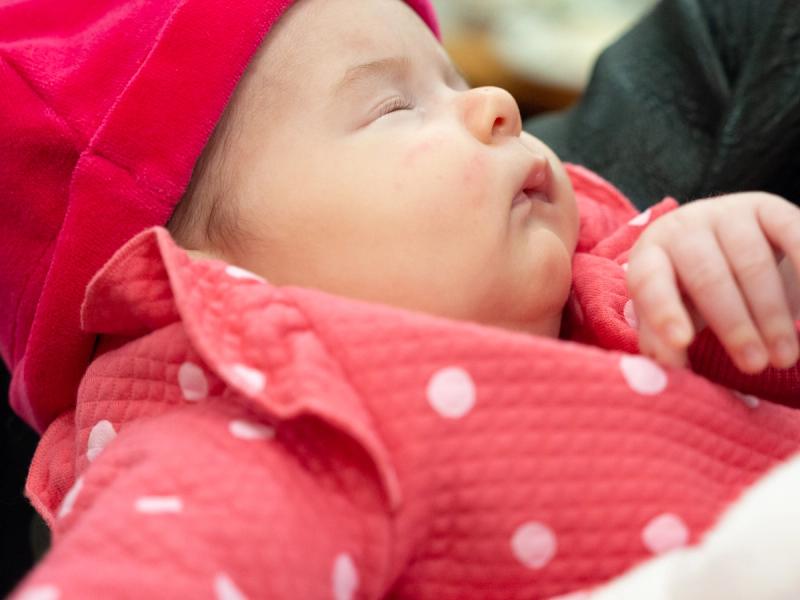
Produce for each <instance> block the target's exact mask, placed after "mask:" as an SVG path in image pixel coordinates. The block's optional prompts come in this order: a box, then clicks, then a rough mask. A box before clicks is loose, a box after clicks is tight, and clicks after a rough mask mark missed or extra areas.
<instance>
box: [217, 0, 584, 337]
mask: <svg viewBox="0 0 800 600" xmlns="http://www.w3.org/2000/svg"><path fill="white" fill-rule="evenodd" d="M236 95H237V97H240V98H239V100H240V101H241V105H242V106H243V107H245V109H244V110H243V111H242V112H241V114H243V115H246V119H247V120H246V121H245V122H244V123H243V125H242V129H241V132H240V135H239V136H238V137H237V138H236V139H235V140H234V141H233V144H232V145H231V147H230V149H229V152H230V154H229V155H228V156H227V157H226V160H227V161H228V162H229V163H230V164H233V165H234V167H233V168H234V170H235V173H236V181H237V189H238V191H239V193H238V194H236V197H235V198H234V197H233V196H232V197H231V201H236V202H238V203H239V206H238V212H239V214H238V217H237V220H238V221H239V222H240V225H241V227H242V228H243V229H244V230H245V231H246V232H247V236H245V239H246V243H244V244H243V245H241V246H240V247H239V248H238V249H237V250H235V251H233V250H231V251H226V254H225V255H223V256H221V258H224V259H225V260H228V261H230V262H233V263H235V264H238V265H240V266H242V267H244V268H247V269H249V270H251V271H253V272H256V273H258V274H260V275H262V276H264V277H265V278H267V279H268V280H269V281H271V282H272V283H274V284H277V285H299V286H306V287H315V288H319V289H322V290H325V291H328V292H332V293H336V294H341V295H345V296H350V297H355V298H360V299H365V300H370V301H377V302H382V303H386V304H391V305H395V306H399V307H404V308H409V309H414V310H420V311H424V312H428V313H433V314H436V315H440V316H445V317H450V318H455V319H467V320H474V321H479V322H482V323H486V324H491V325H497V326H501V327H507V328H513V329H519V330H525V331H529V332H533V333H538V334H541V335H557V334H558V328H559V323H560V318H561V311H562V308H563V306H564V302H565V300H566V297H567V295H568V292H569V288H570V283H571V258H572V253H573V251H574V248H575V244H576V238H577V209H576V206H575V200H574V196H573V192H572V188H571V186H570V183H569V180H568V178H567V176H566V174H565V172H564V169H563V166H562V164H561V162H560V161H559V160H558V158H557V157H556V156H555V155H554V154H553V153H552V152H551V151H550V150H549V149H548V148H547V147H546V146H545V145H544V144H542V143H541V142H540V141H538V140H537V139H535V138H533V137H532V136H529V135H527V134H521V133H520V126H521V124H520V114H519V110H518V108H517V105H516V103H515V101H514V100H513V98H512V97H511V96H510V95H509V94H508V93H506V92H504V91H502V90H499V89H496V88H482V89H473V90H470V89H469V88H468V86H467V84H466V83H465V82H464V81H463V80H462V78H461V77H460V76H459V75H458V74H457V72H456V71H455V69H454V68H453V66H452V64H451V62H450V60H449V58H448V57H447V55H446V53H445V52H444V50H443V49H442V47H441V45H440V44H439V43H438V42H437V40H436V39H435V38H434V36H433V35H432V34H431V32H430V30H429V29H428V28H427V27H426V26H425V25H424V23H423V22H422V21H421V20H420V19H419V17H418V16H417V15H416V13H414V12H413V10H412V9H410V8H409V7H408V6H407V5H406V4H405V3H404V2H401V1H400V0H300V1H299V2H298V3H297V4H296V5H295V6H293V7H292V8H291V9H290V10H289V12H288V13H287V14H286V15H285V17H284V18H283V19H282V20H281V21H280V23H279V24H278V25H277V26H276V27H275V28H274V29H273V30H272V32H271V33H270V34H269V36H268V37H267V41H266V42H265V44H264V46H263V47H262V48H261V49H260V50H259V52H258V54H257V56H256V57H255V58H254V60H253V62H252V63H251V65H250V67H249V68H248V72H247V73H246V75H245V77H244V78H243V80H242V82H241V83H240V85H239V87H238V88H237V91H236ZM525 189H528V190H533V191H534V192H536V193H534V192H531V191H529V192H528V194H529V195H533V196H534V198H533V200H530V199H527V198H526V197H525V195H524V194H523V195H521V192H523V190H525ZM215 254H216V255H217V256H220V254H221V253H220V252H219V251H218V252H216V253H215Z"/></svg>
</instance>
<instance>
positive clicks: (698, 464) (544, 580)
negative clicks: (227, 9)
mask: <svg viewBox="0 0 800 600" xmlns="http://www.w3.org/2000/svg"><path fill="white" fill-rule="evenodd" d="M184 4H185V5H186V7H192V6H193V7H194V8H192V9H190V8H185V9H184V12H181V11H178V10H177V9H176V13H175V14H173V15H172V16H171V17H170V20H169V21H165V22H164V24H163V30H161V31H160V32H158V31H156V30H155V29H153V33H152V35H153V36H156V38H157V40H158V41H157V43H156V42H152V40H151V41H150V43H152V44H154V45H153V46H152V48H151V50H150V51H149V52H150V54H149V55H148V57H147V59H146V60H144V62H143V63H142V65H144V66H142V67H141V68H142V69H143V70H144V72H146V73H150V75H149V76H148V77H149V78H150V80H151V81H157V82H159V83H158V85H159V86H168V83H166V82H167V81H169V80H170V78H171V77H173V75H174V74H175V73H176V72H177V71H176V70H175V69H172V68H171V67H170V65H171V64H172V63H170V62H169V61H163V64H162V66H161V67H158V64H159V63H158V60H161V59H163V58H164V53H168V52H173V53H174V54H175V56H181V57H183V58H184V59H185V60H187V61H188V62H189V63H191V61H194V60H197V59H194V58H191V51H187V52H189V54H186V52H184V50H182V48H188V47H190V46H191V44H201V45H204V47H205V45H209V44H210V46H211V47H213V48H214V49H215V50H214V52H213V54H219V53H220V52H222V51H223V50H224V49H225V44H228V43H230V44H234V43H235V42H234V41H231V39H232V38H236V37H237V36H236V34H231V35H226V36H220V38H219V39H213V40H212V41H213V43H211V42H210V41H209V37H208V36H212V33H203V32H204V31H206V29H204V27H207V28H208V29H207V31H208V32H213V31H216V29H214V27H215V25H214V23H215V21H216V20H217V19H222V20H224V19H233V17H231V16H230V15H228V14H227V13H226V14H225V15H224V16H223V15H221V14H217V13H219V12H220V11H223V8H221V7H218V6H217V4H216V3H213V2H212V3H204V2H202V0H191V1H190V2H186V3H184ZM206 4H208V6H205V5H206ZM243 4H246V5H247V6H250V5H253V6H256V5H260V8H259V9H258V10H257V11H256V9H255V8H252V9H247V10H254V11H256V12H257V13H258V14H261V15H263V14H268V15H269V17H268V18H266V17H263V16H261V17H259V18H261V19H262V21H259V23H261V24H260V25H253V26H252V27H253V28H254V30H257V31H258V32H259V35H260V36H261V37H263V36H264V35H265V34H264V32H265V31H268V33H267V34H266V37H263V43H261V44H260V45H259V46H258V48H257V50H256V51H255V53H254V54H252V56H251V57H250V58H249V59H248V60H247V69H246V70H245V71H244V74H243V76H242V77H241V79H239V80H238V84H236V87H235V91H234V92H233V95H232V96H231V97H230V100H229V101H228V102H227V105H226V107H225V110H224V112H223V113H222V115H221V117H220V118H219V121H218V123H217V124H216V128H215V129H214V131H213V134H212V135H211V136H210V138H209V139H208V143H207V144H205V147H204V150H203V152H202V155H200V156H199V159H198V160H197V163H196V166H195V168H194V171H193V174H192V177H191V181H190V182H189V183H188V187H187V188H183V187H182V188H181V194H180V195H181V196H182V197H181V198H180V202H179V203H178V204H177V206H176V207H175V208H174V212H171V215H170V214H167V215H166V216H168V217H169V219H168V222H167V219H166V218H163V217H165V215H164V211H163V210H161V212H159V210H160V209H156V208H152V207H153V206H155V204H148V203H146V202H140V203H138V204H137V207H138V208H137V210H141V211H143V212H147V211H150V213H151V214H152V219H153V220H154V222H153V223H151V224H153V225H158V221H157V219H158V218H159V217H158V215H161V217H162V220H161V223H160V224H161V225H166V227H163V226H156V227H140V228H139V229H138V230H137V231H134V232H132V233H131V235H128V236H127V237H126V238H125V239H120V240H119V243H117V244H116V245H113V247H110V248H109V250H110V251H109V252H108V255H106V256H103V257H102V258H103V263H104V264H102V268H101V269H100V270H99V271H97V272H96V274H94V271H95V270H92V273H93V274H94V276H93V278H92V279H91V282H89V284H88V286H87V287H86V289H85V294H84V293H83V290H81V301H82V305H81V306H80V315H79V316H80V327H81V329H82V331H83V333H84V334H85V335H87V336H91V339H92V341H93V345H92V347H91V356H90V358H89V360H88V361H87V366H86V368H85V372H82V373H81V377H80V386H79V387H78V388H77V391H76V400H75V401H74V402H73V404H71V405H69V406H66V407H65V408H64V409H63V410H60V411H54V412H57V414H53V415H52V417H51V418H47V419H44V418H39V420H36V422H37V423H40V424H42V429H43V430H44V433H43V437H42V441H41V443H40V445H39V448H38V450H37V454H36V456H35V458H34V462H33V465H32V467H31V471H30V475H29V479H28V485H27V493H28V495H29V497H30V498H31V501H32V502H33V503H34V505H35V506H36V508H37V510H38V511H39V512H40V513H41V514H42V515H43V517H44V518H45V520H46V521H47V523H48V525H49V526H50V527H51V529H52V531H53V547H52V549H51V550H50V552H49V553H48V554H47V556H46V557H45V558H44V559H43V561H42V562H41V564H40V565H39V566H38V567H37V568H36V569H35V570H34V572H33V573H32V574H31V575H30V576H29V577H28V579H27V580H26V581H25V582H24V583H23V584H22V586H21V587H20V588H19V590H18V596H17V597H18V598H48V599H55V598H59V599H65V600H66V599H70V598H95V597H97V598H140V597H157V598H218V599H222V598H224V599H228V600H231V599H242V598H252V599H256V598H291V599H298V598H334V599H336V600H344V599H348V600H349V599H355V598H382V597H391V598H413V599H425V598H435V599H437V600H443V599H448V598H452V599H459V600H463V599H466V598H480V599H494V598H497V599H501V598H502V599H507V598H550V597H556V596H559V595H564V594H575V595H574V596H573V597H575V598H577V597H579V596H578V595H577V594H579V593H580V594H584V596H581V597H589V594H591V590H592V589H594V588H597V587H598V586H600V585H601V584H603V583H604V582H607V581H609V580H612V579H613V578H615V577H617V576H619V575H621V574H623V573H625V572H626V571H628V570H629V569H630V568H631V567H634V566H635V565H637V564H643V563H645V561H647V560H648V559H653V558H657V557H659V556H660V555H668V553H671V552H675V551H679V549H681V548H686V547H692V546H694V545H696V544H698V543H701V542H702V540H703V539H704V534H706V533H707V532H708V531H710V530H711V529H712V528H713V526H714V524H715V523H716V522H717V520H718V519H719V518H720V516H721V515H722V514H723V513H724V511H725V510H726V509H727V508H728V507H729V506H730V505H732V504H735V502H736V501H737V498H738V497H739V496H740V495H741V494H742V492H743V491H744V490H745V489H746V488H748V487H750V486H752V485H753V484H754V483H755V482H756V481H757V480H759V479H760V478H761V477H762V476H763V475H765V474H766V473H767V472H768V471H770V470H771V469H772V468H773V467H775V466H776V465H778V464H779V463H782V462H784V461H786V459H788V458H789V457H791V456H792V455H793V454H794V453H795V452H797V450H798V449H800V413H799V412H798V411H797V410H796V408H793V406H795V407H796V406H797V405H798V402H797V398H798V396H799V395H800V365H798V356H799V353H800V350H799V349H798V328H797V323H796V321H795V319H796V318H798V316H800V315H799V314H798V313H799V312H800V285H799V284H798V276H797V274H798V272H800V236H799V235H798V232H800V209H798V208H797V207H795V206H794V205H792V204H791V203H789V202H787V201H786V200H784V199H782V198H779V197H776V196H773V195H769V194H765V193H760V192H748V193H739V194H733V195H728V196H721V197H716V198H709V199H704V200H698V201H695V202H692V203H691V204H688V205H684V206H678V204H677V202H676V201H675V200H673V199H671V198H667V199H665V200H663V201H662V202H660V203H658V204H656V205H655V206H653V207H651V208H650V209H649V210H647V211H645V212H644V213H641V214H639V213H638V212H637V211H636V210H635V209H634V208H633V206H632V205H631V204H630V202H628V200H627V199H626V198H624V197H623V195H622V194H621V193H620V192H619V191H618V190H616V189H615V188H614V187H613V186H612V185H611V184H609V183H608V182H606V181H604V180H603V179H601V178H600V177H599V176H597V175H595V174H593V173H591V172H590V171H588V170H586V169H583V168H581V167H579V166H576V165H565V164H562V163H561V161H560V160H559V159H558V157H557V156H556V155H555V154H554V153H553V152H552V151H551V150H550V149H549V148H548V147H547V146H546V145H545V144H544V143H542V142H541V141H540V140H538V139H536V138H534V137H533V136H531V135H528V134H526V133H524V132H522V130H521V117H520V113H519V109H518V107H517V104H516V102H515V101H514V99H513V98H512V97H511V96H510V95H509V94H508V93H507V92H505V91H504V90H501V89H497V88H477V89H471V88H470V87H469V86H468V85H467V83H466V82H465V81H464V79H463V78H462V77H461V76H460V75H459V73H458V71H457V70H456V69H455V68H454V67H453V64H452V63H451V62H450V60H449V58H448V57H447V55H446V53H445V51H444V50H443V48H442V46H441V45H440V43H439V42H438V40H437V37H436V35H435V34H436V28H435V22H434V21H433V16H432V11H431V9H430V7H429V6H428V5H427V2H423V1H417V2H412V1H409V2H403V1H401V0H298V1H297V2H294V3H292V2H278V1H274V2H260V3H259V2H255V1H254V2H249V3H243ZM198 7H199V8H198ZM128 10H129V11H130V15H131V16H129V18H130V20H132V21H133V22H134V23H136V18H139V19H145V17H144V16H142V15H139V16H138V17H137V16H136V13H135V11H134V10H133V9H132V8H130V7H129V8H128ZM190 10H194V11H195V12H194V13H191V14H192V19H193V20H192V19H189V18H188V17H187V16H186V15H187V14H190V13H189V12H186V11H190ZM237 10H238V9H237ZM242 10H243V11H245V10H246V9H244V8H243V9H242ZM119 14H122V13H119ZM248 14H249V13H248ZM254 14H255V13H254ZM118 16H119V15H118ZM95 17H97V16H96V15H95ZM87 18H88V17H87ZM97 18H99V17H97ZM241 18H242V21H243V24H242V27H250V24H249V21H247V17H246V16H245V14H244V12H243V14H242V17H241ZM119 19H120V21H119V22H121V23H124V22H125V17H124V16H122V17H119ZM181 19H184V20H185V24H186V25H185V29H184V30H183V31H184V32H189V33H185V36H186V37H185V38H181V37H180V36H178V35H177V34H176V33H175V32H176V31H182V30H181V29H180V27H181V26H182V25H181V23H182V21H181ZM263 19H266V20H263ZM232 22H233V21H232ZM188 24H191V26H190V25H188ZM245 24H246V25H245ZM127 26H128V27H130V24H129V25H127ZM120 27H122V26H121V25H120ZM145 29H146V28H145ZM137 31H139V30H137ZM148 31H149V30H148ZM253 35H255V34H253ZM125 39H129V40H133V39H134V38H125ZM129 43H133V42H132V41H130V42H129ZM210 54H212V53H209V55H210ZM142 56H143V55H142ZM186 57H190V58H186ZM137 64H138V63H137ZM215 64H216V63H215ZM137 68H138V67H137ZM158 68H161V69H163V70H162V71H155V74H153V72H152V71H148V70H147V69H158ZM195 68H196V69H198V70H203V69H204V68H205V66H204V64H202V63H201V62H200V61H199V60H197V62H196V64H195ZM213 68H216V67H213ZM208 69H209V70H212V67H211V66H209V67H208ZM138 81H139V80H137V82H138ZM134 87H135V86H134ZM129 89H130V88H129ZM159 89H160V88H159ZM193 93H196V95H195V96H193V98H195V101H196V102H199V100H197V99H198V98H201V99H202V98H205V96H203V94H202V90H201V91H196V92H193ZM160 102H161V103H162V104H163V105H169V104H170V103H171V104H175V105H180V103H181V102H182V100H181V98H179V97H173V98H171V99H170V98H169V97H168V96H164V97H162V98H161V99H160ZM189 104H190V103H187V106H188V105H189ZM115 106H116V107H117V108H115V109H114V110H116V111H117V112H116V113H115V115H119V114H120V113H119V111H121V110H123V109H125V107H126V106H127V105H126V104H125V102H124V100H123V101H119V102H118V103H117V104H116V105H115ZM134 106H139V105H134ZM192 106H193V105H192ZM128 108H130V106H128ZM162 108H163V106H161V107H159V109H160V110H161V109H162ZM163 110H169V109H167V108H163ZM187 110H188V109H187ZM147 114H149V113H147V111H146V110H145V109H136V110H133V109H131V110H130V112H129V113H127V114H126V118H127V119H129V120H130V124H133V123H138V121H137V119H146V118H147V117H146V115H147ZM170 114H172V113H170ZM174 114H176V115H177V114H178V111H176V112H175V113H174ZM143 115H144V116H143ZM118 118H122V117H118ZM107 122H114V121H113V119H112V118H110V117H109V118H108V119H107ZM176 122H177V124H176V125H175V127H176V128H180V127H183V125H180V122H181V121H180V118H176ZM129 126H130V125H129ZM186 127H189V125H186ZM104 131H105V130H104ZM131 131H132V129H131ZM147 131H150V129H148V130H147ZM145 133H146V132H145ZM206 134H208V132H206ZM143 135H144V134H143ZM161 135H162V136H166V137H169V135H170V134H169V132H164V131H162V132H161ZM101 137H102V136H101ZM126 143H127V141H126ZM131 143H136V142H131ZM141 148H143V149H145V150H142V152H145V153H147V154H146V156H147V158H141V160H142V163H143V164H145V163H146V164H147V165H148V167H147V168H145V169H142V170H141V171H138V170H137V168H136V167H131V166H130V165H126V173H135V174H137V175H135V176H131V175H126V177H127V179H126V181H128V180H131V181H134V180H137V177H139V178H144V179H146V178H147V177H152V178H153V179H152V181H153V182H157V181H159V180H158V178H157V177H156V175H153V173H156V172H160V171H158V168H157V166H154V165H158V164H159V161H166V162H168V161H170V160H173V158H172V154H170V153H165V152H163V151H157V150H156V149H152V150H151V151H148V150H147V148H148V146H147V144H146V143H144V142H143V143H142V145H141ZM148 152H149V153H148ZM105 155H107V156H109V157H111V159H109V160H112V159H113V157H114V156H115V152H114V151H112V150H111V149H106V150H105ZM118 155H122V151H121V150H120V151H119V153H118ZM98 156H99V151H98ZM137 156H138V155H137ZM103 160H106V159H103ZM86 162H87V163H88V162H89V161H88V159H87V160H86ZM170 164H171V163H170ZM87 168H88V167H87ZM165 171H166V170H165ZM109 177H110V176H109ZM102 181H108V180H107V179H104V180H102ZM75 185H76V186H77V184H75ZM78 187H79V186H78ZM97 189H98V190H100V189H102V191H103V194H111V195H113V194H114V193H115V189H116V188H114V187H113V186H105V185H104V186H101V187H98V188H97ZM148 189H151V190H158V191H160V192H162V193H163V194H166V195H168V194H169V193H168V191H167V190H168V189H171V188H169V186H164V185H162V186H161V187H159V185H157V183H152V184H150V188H148ZM184 192H185V193H184ZM116 193H118V194H120V196H122V195H123V194H122V192H121V191H119V189H117V192H116ZM98 198H100V196H98ZM177 199H178V198H177V197H176V198H175V201H177ZM98 202H99V201H98ZM172 206H174V202H173V205H172ZM172 206H171V207H170V211H171V208H172ZM76 211H77V209H76ZM79 212H80V211H77V214H79ZM85 214H89V213H88V212H87V213H85ZM67 218H69V217H67ZM111 222H112V220H109V223H111ZM109 227H111V228H113V226H111V225H109ZM76 231H80V228H78V229H77V230H76ZM95 234H97V239H98V240H102V237H103V236H102V229H100V228H98V229H97V230H96V231H95ZM96 244H98V246H97V247H106V246H104V245H103V242H102V241H97V242H96ZM89 246H90V247H94V246H92V245H91V244H89ZM109 246H112V244H110V243H109ZM112 254H113V256H112ZM95 340H96V341H95ZM27 369H28V367H27V366H26V372H27ZM26 377H30V375H26ZM23 385H24V384H17V387H16V388H14V389H15V390H19V389H22V386H23ZM26 389H27V390H28V391H27V392H26V395H25V396H24V399H25V402H27V404H26V406H28V405H35V404H36V398H35V396H36V394H34V393H33V392H31V391H30V390H31V388H30V387H28V388H26ZM15 397H17V398H18V400H17V403H18V404H20V403H23V400H20V399H19V398H23V395H21V394H18V395H17V396H15ZM27 410H28V411H29V412H28V414H31V415H40V414H44V413H43V412H41V411H40V412H39V413H37V412H36V409H34V408H30V409H27ZM23 412H24V411H23ZM34 420H35V419H33V418H31V421H34ZM581 590H583V591H581Z"/></svg>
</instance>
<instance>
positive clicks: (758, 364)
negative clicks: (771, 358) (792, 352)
mask: <svg viewBox="0 0 800 600" xmlns="http://www.w3.org/2000/svg"><path fill="white" fill-rule="evenodd" d="M742 359H743V360H744V363H745V364H746V365H747V367H748V369H752V370H753V371H757V370H759V369H763V368H764V367H765V366H766V362H767V360H768V357H767V355H766V353H765V352H764V350H762V349H761V347H760V346H758V345H757V344H748V345H747V346H745V347H744V350H742Z"/></svg>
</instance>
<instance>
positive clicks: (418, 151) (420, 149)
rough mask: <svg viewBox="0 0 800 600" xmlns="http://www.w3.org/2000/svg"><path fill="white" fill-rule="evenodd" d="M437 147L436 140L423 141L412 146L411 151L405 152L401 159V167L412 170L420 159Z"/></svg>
mask: <svg viewBox="0 0 800 600" xmlns="http://www.w3.org/2000/svg"><path fill="white" fill-rule="evenodd" d="M438 145H439V142H438V141H437V140H425V141H424V142H419V143H418V144H414V145H413V146H412V147H411V149H410V150H409V151H408V152H406V155H405V157H404V158H403V166H404V167H406V168H409V169H411V168H413V167H414V165H415V164H416V163H417V162H418V161H419V160H420V159H422V158H424V157H425V155H426V154H428V153H429V152H430V151H431V150H433V149H434V148H436V146H438Z"/></svg>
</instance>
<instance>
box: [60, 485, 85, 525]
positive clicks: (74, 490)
mask: <svg viewBox="0 0 800 600" xmlns="http://www.w3.org/2000/svg"><path fill="white" fill-rule="evenodd" d="M81 489H83V477H78V479H76V480H75V483H74V484H73V485H72V487H71V488H70V489H69V491H68V492H67V493H66V494H64V499H63V500H62V501H61V506H60V507H59V508H58V518H59V519H61V518H63V517H66V516H67V515H68V514H69V513H71V512H72V507H73V506H75V501H76V500H77V499H78V496H79V495H80V493H81Z"/></svg>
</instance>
